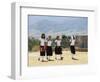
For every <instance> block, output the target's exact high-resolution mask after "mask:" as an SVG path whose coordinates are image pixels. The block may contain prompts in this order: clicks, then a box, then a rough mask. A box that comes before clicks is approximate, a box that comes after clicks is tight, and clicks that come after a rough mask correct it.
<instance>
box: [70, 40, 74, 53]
mask: <svg viewBox="0 0 100 82" xmlns="http://www.w3.org/2000/svg"><path fill="white" fill-rule="evenodd" d="M70 50H71V53H72V54H75V39H71V44H70Z"/></svg>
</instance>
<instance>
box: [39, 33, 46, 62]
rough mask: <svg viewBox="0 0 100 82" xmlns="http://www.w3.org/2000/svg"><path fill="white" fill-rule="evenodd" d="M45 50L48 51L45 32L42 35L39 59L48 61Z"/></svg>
mask: <svg viewBox="0 0 100 82" xmlns="http://www.w3.org/2000/svg"><path fill="white" fill-rule="evenodd" d="M45 51H46V40H45V34H42V35H41V39H40V58H39V59H38V60H40V61H42V62H46V59H45V58H46V55H45Z"/></svg>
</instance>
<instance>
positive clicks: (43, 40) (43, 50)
mask: <svg viewBox="0 0 100 82" xmlns="http://www.w3.org/2000/svg"><path fill="white" fill-rule="evenodd" d="M45 42H46V40H45V39H40V56H45Z"/></svg>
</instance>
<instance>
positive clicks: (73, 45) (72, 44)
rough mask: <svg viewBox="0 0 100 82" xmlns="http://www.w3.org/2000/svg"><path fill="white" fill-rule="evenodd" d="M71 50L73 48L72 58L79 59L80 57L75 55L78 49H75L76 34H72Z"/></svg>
mask: <svg viewBox="0 0 100 82" xmlns="http://www.w3.org/2000/svg"><path fill="white" fill-rule="evenodd" d="M70 42H71V43H70V50H71V53H72V59H73V60H78V59H76V58H75V57H74V56H75V53H76V51H75V37H74V36H72V37H71V40H70Z"/></svg>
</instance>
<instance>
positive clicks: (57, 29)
mask: <svg viewBox="0 0 100 82" xmlns="http://www.w3.org/2000/svg"><path fill="white" fill-rule="evenodd" d="M28 29H29V36H32V37H37V38H38V37H40V35H41V33H45V34H46V35H52V36H56V35H57V34H59V35H62V34H65V35H72V34H78V35H87V23H83V22H82V21H80V20H77V21H76V20H74V21H72V20H71V21H67V20H65V21H63V22H56V21H50V20H41V21H38V22H36V23H33V24H31V25H29V27H28Z"/></svg>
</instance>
